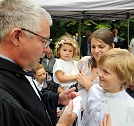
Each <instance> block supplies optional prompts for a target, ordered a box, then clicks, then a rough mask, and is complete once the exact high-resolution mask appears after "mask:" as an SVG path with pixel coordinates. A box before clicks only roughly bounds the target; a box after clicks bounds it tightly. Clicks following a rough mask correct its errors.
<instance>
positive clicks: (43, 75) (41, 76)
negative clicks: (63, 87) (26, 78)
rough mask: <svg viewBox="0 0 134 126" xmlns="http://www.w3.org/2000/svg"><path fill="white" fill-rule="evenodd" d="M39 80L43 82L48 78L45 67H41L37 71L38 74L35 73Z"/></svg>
mask: <svg viewBox="0 0 134 126" xmlns="http://www.w3.org/2000/svg"><path fill="white" fill-rule="evenodd" d="M34 76H35V78H36V79H37V81H39V82H43V81H44V80H45V79H46V71H45V69H44V68H41V69H39V70H37V71H36V74H35V75H34Z"/></svg>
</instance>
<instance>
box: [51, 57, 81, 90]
mask: <svg viewBox="0 0 134 126" xmlns="http://www.w3.org/2000/svg"><path fill="white" fill-rule="evenodd" d="M77 63H78V61H75V60H72V59H71V60H68V61H65V60H62V59H56V62H55V64H54V66H53V80H54V82H55V83H59V84H60V85H61V87H62V88H63V89H65V90H66V89H69V87H70V86H71V85H73V84H76V83H77V81H69V82H64V83H63V82H60V81H59V80H58V79H57V77H56V76H55V72H56V71H58V70H61V71H62V72H63V73H64V74H65V75H67V76H71V75H77V74H78V73H79V70H78V68H77Z"/></svg>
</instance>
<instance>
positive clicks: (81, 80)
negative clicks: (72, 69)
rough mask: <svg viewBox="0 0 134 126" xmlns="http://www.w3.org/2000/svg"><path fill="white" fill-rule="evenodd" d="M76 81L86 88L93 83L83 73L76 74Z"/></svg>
mask: <svg viewBox="0 0 134 126" xmlns="http://www.w3.org/2000/svg"><path fill="white" fill-rule="evenodd" d="M77 81H78V83H79V84H80V85H82V86H83V87H85V88H86V89H87V90H89V89H90V88H91V86H92V85H93V84H92V82H91V79H90V78H89V77H88V76H86V75H85V74H84V73H79V74H78V77H77Z"/></svg>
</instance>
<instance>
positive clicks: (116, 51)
mask: <svg viewBox="0 0 134 126" xmlns="http://www.w3.org/2000/svg"><path fill="white" fill-rule="evenodd" d="M104 62H107V64H108V65H110V66H111V68H112V70H113V71H115V73H116V74H117V76H118V78H119V79H120V80H123V81H124V83H123V85H122V87H123V88H125V87H127V86H128V85H129V84H131V83H132V82H133V81H134V55H133V54H132V53H130V52H129V51H128V50H126V49H120V48H113V49H110V50H109V51H107V52H105V53H103V54H102V56H101V57H100V59H99V64H100V65H102V64H103V63H104Z"/></svg>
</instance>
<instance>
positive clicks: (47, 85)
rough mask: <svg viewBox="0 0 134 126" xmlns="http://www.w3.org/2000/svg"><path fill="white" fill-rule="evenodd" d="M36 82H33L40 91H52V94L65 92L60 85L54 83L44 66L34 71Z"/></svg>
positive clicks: (39, 65)
mask: <svg viewBox="0 0 134 126" xmlns="http://www.w3.org/2000/svg"><path fill="white" fill-rule="evenodd" d="M33 73H34V77H35V80H33V81H34V82H35V84H36V86H37V88H38V89H39V91H41V90H42V89H43V90H51V91H52V92H62V91H64V90H63V89H62V88H61V87H60V85H59V84H57V83H54V82H53V80H52V77H51V75H49V74H48V73H47V72H46V70H45V68H44V66H43V65H42V64H38V66H37V67H36V68H35V69H33Z"/></svg>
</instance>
